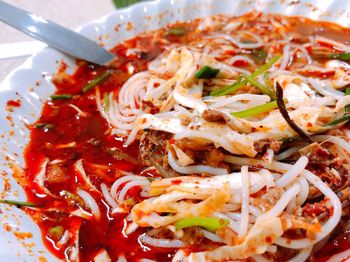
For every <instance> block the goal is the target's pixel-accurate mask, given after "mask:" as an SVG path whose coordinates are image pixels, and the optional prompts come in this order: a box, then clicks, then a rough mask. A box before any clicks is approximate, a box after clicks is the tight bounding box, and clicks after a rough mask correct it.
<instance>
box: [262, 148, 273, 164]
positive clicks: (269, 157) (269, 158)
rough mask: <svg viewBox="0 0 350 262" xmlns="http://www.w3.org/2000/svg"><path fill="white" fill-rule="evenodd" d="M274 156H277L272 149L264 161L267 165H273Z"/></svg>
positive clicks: (269, 149)
mask: <svg viewBox="0 0 350 262" xmlns="http://www.w3.org/2000/svg"><path fill="white" fill-rule="evenodd" d="M274 155H275V153H274V151H273V150H272V149H271V148H268V149H267V150H266V153H265V154H264V156H263V158H262V159H263V161H266V162H267V163H271V162H272V160H273V157H274Z"/></svg>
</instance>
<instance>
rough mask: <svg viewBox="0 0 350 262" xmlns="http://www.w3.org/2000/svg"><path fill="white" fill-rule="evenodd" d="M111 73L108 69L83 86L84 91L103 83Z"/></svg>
mask: <svg viewBox="0 0 350 262" xmlns="http://www.w3.org/2000/svg"><path fill="white" fill-rule="evenodd" d="M110 75H111V72H110V71H106V72H104V73H103V74H101V75H100V76H98V77H96V78H95V79H93V80H92V81H91V82H90V83H88V84H87V85H86V86H84V87H83V93H86V92H87V91H89V90H90V89H92V88H94V87H95V86H96V85H98V84H100V83H102V82H103V81H104V80H105V79H106V78H107V77H109V76H110Z"/></svg>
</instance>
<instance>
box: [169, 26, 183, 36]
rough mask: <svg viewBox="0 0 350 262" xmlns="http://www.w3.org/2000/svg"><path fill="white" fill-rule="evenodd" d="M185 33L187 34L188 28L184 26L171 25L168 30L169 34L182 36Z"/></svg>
mask: <svg viewBox="0 0 350 262" xmlns="http://www.w3.org/2000/svg"><path fill="white" fill-rule="evenodd" d="M184 34H186V30H185V29H184V28H182V27H171V28H169V29H168V31H167V35H177V36H182V35H184Z"/></svg>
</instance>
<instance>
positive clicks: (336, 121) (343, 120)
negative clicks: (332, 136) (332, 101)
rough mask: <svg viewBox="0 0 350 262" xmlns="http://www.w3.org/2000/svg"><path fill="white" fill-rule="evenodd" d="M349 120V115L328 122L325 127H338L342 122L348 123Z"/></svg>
mask: <svg viewBox="0 0 350 262" xmlns="http://www.w3.org/2000/svg"><path fill="white" fill-rule="evenodd" d="M349 119H350V115H345V116H343V117H341V118H338V119H335V120H333V121H330V122H329V123H327V124H326V126H333V125H338V124H340V123H342V122H345V121H348V120H349Z"/></svg>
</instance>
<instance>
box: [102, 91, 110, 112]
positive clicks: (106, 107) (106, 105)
mask: <svg viewBox="0 0 350 262" xmlns="http://www.w3.org/2000/svg"><path fill="white" fill-rule="evenodd" d="M103 102H104V104H105V109H106V110H109V94H108V93H105V94H104V95H103Z"/></svg>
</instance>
